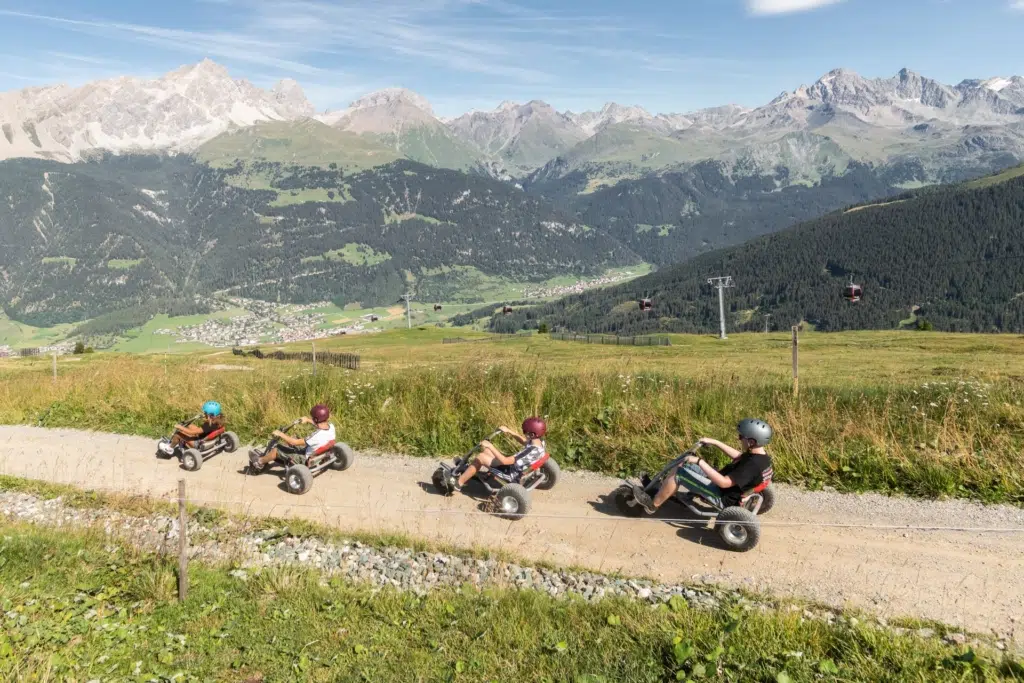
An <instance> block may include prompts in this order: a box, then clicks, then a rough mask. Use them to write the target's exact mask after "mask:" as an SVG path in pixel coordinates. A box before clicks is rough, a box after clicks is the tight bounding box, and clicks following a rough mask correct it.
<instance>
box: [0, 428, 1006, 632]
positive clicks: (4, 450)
mask: <svg viewBox="0 0 1024 683" xmlns="http://www.w3.org/2000/svg"><path fill="white" fill-rule="evenodd" d="M246 450H247V449H245V448H242V449H240V450H239V451H238V452H236V453H234V454H222V455H220V456H217V457H215V458H214V459H212V460H209V461H207V462H206V463H205V464H204V466H203V467H202V469H201V470H199V471H197V472H192V473H189V472H184V471H183V470H181V469H180V467H179V465H178V463H177V461H176V460H170V461H167V460H159V459H157V458H156V457H155V455H154V454H155V442H154V441H153V440H150V439H146V438H140V437H129V436H122V435H114V434H104V433H95V432H83V431H76V430H69V429H52V430H46V429H39V428H34V427H25V426H9V427H0V473H2V474H6V475H12V476H17V477H25V478H30V479H41V480H46V481H51V482H56V483H62V484H71V485H76V486H80V487H84V488H89V489H93V490H106V491H114V492H124V493H133V494H142V495H147V496H153V497H161V498H165V499H173V498H174V497H175V496H176V495H177V494H176V492H177V481H178V479H179V478H185V479H186V481H187V487H188V497H189V500H190V501H191V502H193V503H195V504H197V505H204V506H209V507H217V508H222V509H225V510H230V511H235V512H248V513H251V514H257V515H261V516H271V515H273V516H278V517H299V518H306V519H309V520H313V521H316V522H319V523H322V524H327V525H331V526H335V527H337V528H339V529H342V530H351V531H374V532H395V533H401V534H404V535H406V536H410V537H416V538H421V539H425V540H429V541H432V542H436V543H442V544H446V545H451V546H455V547H467V548H469V547H478V548H479V547H487V548H495V549H501V550H503V551H505V552H508V553H511V554H512V555H516V556H520V557H523V558H526V559H528V560H533V561H543V562H548V563H552V564H557V565H563V566H566V565H571V566H576V567H581V568H585V569H592V570H597V571H603V572H617V571H618V572H622V573H623V574H626V575H632V576H644V577H648V578H651V579H655V580H657V581H661V582H668V581H679V582H684V581H685V582H688V581H693V580H704V581H708V582H713V583H718V584H721V585H723V586H731V587H739V588H745V589H750V590H758V591H766V592H772V593H775V594H777V595H780V596H786V597H795V598H804V599H809V600H813V601H816V602H819V603H823V604H827V605H832V606H836V607H854V608H864V609H867V610H870V611H872V612H874V613H876V614H879V615H881V616H883V617H886V618H890V619H891V618H894V617H916V618H921V619H930V620H936V621H941V622H944V623H947V624H950V625H952V626H956V627H960V628H964V629H968V630H972V631H986V632H992V631H995V632H996V633H998V634H999V635H1000V636H1001V637H1004V638H1006V639H1008V640H1010V641H1012V642H1015V643H1019V642H1020V641H1021V640H1024V637H1022V636H1024V634H1022V633H1020V632H1019V626H1020V622H1019V619H1020V618H1021V615H1022V614H1024V584H1022V583H1020V582H1018V581H1015V580H1013V579H1012V578H1011V577H1015V576H1019V575H1020V574H1021V572H1022V571H1024V555H1022V554H1021V553H1020V552H1019V544H1020V542H1021V539H1022V537H1024V510H1021V509H1020V508H1015V507H1008V506H981V505H979V504H975V503H969V502H965V501H912V500H908V499H902V498H888V497H884V496H880V495H876V494H866V495H856V496H855V495H846V494H838V493H833V492H808V491H802V490H799V489H796V488H794V487H790V486H785V485H779V486H778V488H779V491H778V502H777V504H776V507H775V508H774V509H773V510H772V512H771V513H770V514H768V515H767V516H765V517H764V518H762V527H763V529H762V537H761V542H760V544H759V545H758V547H757V548H755V549H754V550H753V551H751V552H748V553H744V554H738V553H732V552H729V551H726V550H724V549H722V548H721V547H720V546H719V544H718V540H717V536H716V535H715V534H714V533H713V532H712V531H711V530H708V529H701V528H693V527H691V528H681V527H680V526H679V525H678V524H674V523H671V522H668V521H665V520H664V519H627V518H624V517H621V516H619V515H618V513H617V512H616V511H615V508H614V505H613V504H612V502H611V500H610V499H608V496H609V495H610V494H611V493H612V492H613V491H614V489H615V487H616V486H617V484H618V480H616V479H614V478H609V477H605V476H600V475H595V474H592V473H584V472H564V473H563V478H562V479H561V481H560V482H559V484H558V486H557V487H556V488H555V489H554V490H552V491H538V492H535V493H534V496H533V508H532V510H531V511H530V513H529V515H528V517H527V518H525V519H522V520H518V521H507V520H502V519H499V518H496V517H493V516H490V515H486V514H484V513H482V512H480V511H479V506H478V503H479V501H477V500H473V499H472V498H471V497H469V496H466V495H456V496H454V497H453V498H443V497H441V496H439V495H438V494H436V493H435V492H434V491H433V488H432V486H431V484H430V474H431V472H432V471H433V469H434V468H435V467H436V463H435V461H433V460H431V459H424V458H407V457H398V456H391V455H371V454H366V453H359V454H358V455H357V458H356V462H355V464H354V465H353V466H352V468H351V469H349V470H348V471H345V472H334V471H328V472H325V473H324V474H323V475H322V476H321V477H319V478H317V479H316V481H315V483H314V485H313V488H312V490H311V491H310V492H309V493H308V494H306V495H305V496H302V497H296V496H294V495H291V494H288V493H286V492H285V491H283V490H282V488H281V482H280V480H279V478H278V477H276V476H274V475H273V474H264V475H261V476H258V477H248V476H244V475H243V474H242V473H241V472H242V468H243V465H244V463H245V461H246V455H245V453H246ZM662 516H663V517H676V516H685V515H683V514H682V513H681V511H680V509H678V508H677V509H673V510H671V511H670V510H668V509H666V510H665V514H664V515H662ZM920 527H926V528H920ZM950 527H955V528H960V529H963V528H966V530H952V529H950Z"/></svg>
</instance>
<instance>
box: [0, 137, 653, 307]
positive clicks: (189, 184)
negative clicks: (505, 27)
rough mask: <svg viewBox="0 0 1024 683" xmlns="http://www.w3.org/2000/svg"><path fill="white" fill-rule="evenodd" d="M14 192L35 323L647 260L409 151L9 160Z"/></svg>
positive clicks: (346, 294) (10, 195)
mask: <svg viewBox="0 0 1024 683" xmlns="http://www.w3.org/2000/svg"><path fill="white" fill-rule="evenodd" d="M0 198H3V199H4V200H5V201H2V202H0V248H2V253H0V268H2V269H3V270H2V274H3V279H2V282H0V290H2V294H3V297H4V301H5V309H6V311H7V314H8V315H9V316H10V317H11V318H13V319H16V320H22V321H25V322H30V323H32V324H35V325H51V324H54V323H60V322H74V321H78V320H84V319H87V318H92V317H95V316H97V315H101V314H104V313H108V312H110V311H115V310H121V309H125V308H129V307H137V306H140V305H148V304H150V303H151V302H153V301H157V300H160V301H169V300H171V299H178V300H182V301H189V302H192V301H195V300H196V298H197V297H198V298H200V299H202V298H203V297H208V296H209V295H210V294H211V293H215V292H229V293H232V294H242V295H244V296H247V297H253V298H262V299H266V300H270V301H281V302H295V303H306V302H311V301H323V300H325V299H329V300H333V301H335V303H339V304H341V305H344V304H345V303H349V302H353V301H359V302H362V303H366V304H378V303H385V302H393V301H394V300H395V299H396V298H397V297H398V295H399V294H401V293H403V292H404V291H406V289H407V288H408V287H410V286H412V285H413V284H414V283H416V282H417V281H419V280H420V279H422V278H428V279H430V283H431V288H432V291H433V292H435V293H436V295H440V294H443V293H444V290H445V286H446V283H448V282H449V281H453V280H454V279H457V278H458V277H459V274H460V273H459V271H458V267H464V268H465V267H470V268H473V269H476V270H478V271H480V272H482V273H484V274H486V275H493V276H502V277H509V278H516V279H519V280H543V279H546V278H550V277H552V276H556V275H564V274H566V273H578V274H592V273H597V272H600V271H602V270H603V269H605V268H607V267H609V266H613V265H624V264H629V263H635V262H637V261H638V259H637V257H636V256H635V255H634V254H632V253H631V252H629V250H627V249H625V248H623V247H622V246H621V245H620V244H619V243H618V242H616V241H615V240H614V239H612V238H609V237H607V236H605V235H603V234H602V233H600V232H599V231H596V230H594V229H591V228H589V227H588V226H585V225H583V224H582V223H580V222H579V221H576V220H574V219H572V218H569V217H567V216H566V215H565V214H563V213H560V212H558V211H557V210H555V209H554V208H553V207H552V206H551V205H549V204H547V203H545V202H543V201H541V200H538V199H536V198H533V197H530V196H528V195H526V194H525V193H524V192H523V191H521V190H518V189H516V188H515V187H513V186H511V185H509V184H506V183H502V182H500V181H496V180H492V179H489V178H485V177H480V176H468V175H465V174H462V173H458V172H456V171H450V170H444V169H436V168H432V167H429V166H423V165H421V164H417V163H415V162H411V161H407V160H401V161H397V162H394V163H392V164H388V165H385V166H380V167H378V168H375V169H370V170H365V171H361V172H357V173H354V174H349V173H347V172H343V171H342V170H340V169H337V168H315V167H300V166H287V165H283V164H281V163H276V162H266V161H264V162H253V163H250V164H242V163H238V164H236V165H234V166H230V167H227V168H212V167H210V166H207V165H205V164H198V163H196V162H194V161H192V160H191V159H189V158H187V157H182V156H176V157H158V156H138V157H132V156H126V157H125V156H122V157H105V158H102V159H100V160H98V161H93V162H82V163H77V164H60V163H56V162H47V161H39V160H26V159H19V160H10V161H6V162H3V163H2V164H0ZM453 269H455V270H453ZM453 286H455V285H454V284H453Z"/></svg>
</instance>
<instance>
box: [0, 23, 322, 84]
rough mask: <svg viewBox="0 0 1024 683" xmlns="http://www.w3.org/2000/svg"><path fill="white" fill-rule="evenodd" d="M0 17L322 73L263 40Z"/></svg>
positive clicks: (237, 35) (220, 33) (277, 43)
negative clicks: (282, 55) (279, 52)
mask: <svg viewBox="0 0 1024 683" xmlns="http://www.w3.org/2000/svg"><path fill="white" fill-rule="evenodd" d="M0 16H9V17H18V18H21V19H31V20H34V21H40V22H45V23H49V24H54V25H58V26H63V27H65V28H68V29H70V30H73V31H80V32H83V33H90V34H93V35H101V36H107V37H120V38H127V39H130V40H134V41H137V42H142V43H148V44H151V45H157V46H160V47H163V48H168V49H172V50H176V51H180V52H191V53H194V54H197V55H202V56H210V57H221V58H226V59H231V60H233V61H236V62H240V63H247V64H256V65H260V66H265V67H272V68H275V69H281V70H284V71H289V72H292V73H303V74H316V73H320V72H321V71H322V69H319V68H317V67H315V66H311V65H309V64H305V63H303V62H299V61H294V60H291V59H283V58H281V57H277V56H275V53H276V52H278V50H279V48H281V47H282V46H283V44H282V43H281V42H280V41H273V40H263V39H260V38H258V37H255V36H249V35H245V34H241V33H234V32H226V31H190V30H184V29H170V28H162V27H158V26H145V25H139V24H128V23H121V22H116V21H94V20H83V19H69V18H65V17H55V16H49V15H44V14H32V13H29V12H16V11H12V10H0Z"/></svg>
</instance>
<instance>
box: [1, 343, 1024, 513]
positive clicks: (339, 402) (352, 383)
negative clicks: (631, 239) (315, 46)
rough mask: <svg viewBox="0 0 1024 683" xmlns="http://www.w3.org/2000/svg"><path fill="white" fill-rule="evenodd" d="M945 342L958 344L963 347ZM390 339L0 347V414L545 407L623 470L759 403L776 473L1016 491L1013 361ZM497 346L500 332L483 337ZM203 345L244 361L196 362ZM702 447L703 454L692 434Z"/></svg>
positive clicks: (245, 434) (583, 451) (933, 493)
mask: <svg viewBox="0 0 1024 683" xmlns="http://www.w3.org/2000/svg"><path fill="white" fill-rule="evenodd" d="M403 338H404V337H403ZM385 341H386V340H375V341H374V342H373V344H374V345H375V346H373V347H372V348H374V349H379V348H384V346H385V344H384V342H385ZM996 341H998V342H1000V343H1001V341H1002V340H996ZM840 342H842V339H839V341H837V342H836V344H839V343H840ZM515 343H516V344H519V345H520V346H523V348H529V347H530V345H532V344H534V343H535V342H529V341H523V342H515ZM818 343H821V342H818ZM992 343H993V344H995V343H996V342H992ZM428 346H430V345H428ZM456 346H464V347H470V346H476V347H478V348H479V347H480V346H489V347H495V345H472V344H465V345H458V344H449V345H444V347H447V348H445V349H441V347H442V345H441V344H439V343H438V344H434V345H433V346H430V348H435V349H441V350H443V351H444V352H445V353H452V351H450V348H451V347H456ZM564 346H565V347H572V346H573V345H572V344H569V343H566V344H564ZM960 347H963V348H960ZM960 347H958V353H959V352H963V353H968V351H970V348H973V347H965V346H963V343H960ZM403 348H406V352H407V355H408V356H416V357H418V358H420V359H421V362H419V364H418V365H414V366H404V367H392V366H390V365H388V364H378V365H374V364H369V365H368V366H367V367H366V368H365V369H362V370H359V371H346V370H341V369H338V368H330V367H323V366H321V367H319V368H318V372H317V375H316V376H315V377H314V376H313V375H312V372H311V368H310V367H308V366H305V365H303V364H301V363H296V362H285V361H271V360H265V361H258V360H245V361H243V360H239V359H235V358H234V357H232V356H230V355H220V356H217V358H216V361H213V359H212V357H210V356H208V355H201V354H196V355H191V356H172V357H171V358H168V359H161V358H159V357H130V356H105V357H98V358H89V359H86V360H83V361H80V362H75V363H67V364H65V366H64V367H62V368H61V372H60V374H59V376H58V378H57V381H56V382H54V381H52V380H51V378H50V377H49V373H50V369H49V366H48V364H47V363H45V362H40V361H17V362H8V363H6V364H2V365H0V422H2V423H7V424H37V425H40V426H44V427H74V428H80V429H93V430H100V431H109V432H116V433H122V434H138V435H143V436H148V437H153V438H156V437H158V436H161V435H163V434H166V433H168V431H169V429H170V427H171V425H173V423H174V422H175V421H176V420H180V419H182V418H183V417H185V416H188V415H191V414H194V412H195V411H196V410H197V409H198V405H199V404H200V403H201V401H202V400H205V399H206V398H215V399H216V400H218V401H220V402H221V404H222V405H223V406H224V409H225V412H226V415H227V418H228V423H229V428H231V429H233V430H234V431H236V432H238V434H239V435H240V436H241V437H242V438H243V441H247V442H248V441H253V442H255V441H262V440H264V439H266V438H267V436H268V434H269V432H270V431H272V430H273V429H274V428H276V427H278V426H280V425H283V424H287V423H288V422H290V421H291V420H293V419H294V418H296V417H298V416H300V415H303V414H305V413H306V412H307V411H308V409H309V407H310V406H312V405H313V404H315V403H318V402H321V401H326V402H327V403H328V404H329V405H330V406H331V407H332V409H333V421H334V422H335V424H336V426H337V428H338V433H339V438H341V439H343V440H345V441H346V442H348V443H349V444H351V445H352V446H353V447H355V448H357V449H380V450H386V451H390V452H397V453H404V454H409V455H417V456H428V457H448V456H452V455H455V454H460V453H462V452H465V451H466V450H468V449H469V448H470V447H471V446H472V445H473V444H474V443H475V442H477V441H479V440H480V439H482V438H484V437H485V436H487V435H488V434H489V433H490V432H491V431H492V429H493V428H494V427H496V426H497V425H499V424H505V425H508V426H511V427H518V425H519V423H520V422H521V420H522V418H523V417H525V416H527V415H531V414H540V415H544V416H546V417H547V420H548V425H549V434H548V437H547V443H548V447H549V450H550V452H551V453H552V455H553V456H554V457H555V458H556V459H557V460H558V461H559V463H560V464H561V465H563V466H564V467H565V468H567V469H587V470H592V471H597V472H602V473H606V474H610V475H613V476H623V475H631V474H635V473H636V472H638V471H640V470H642V469H648V470H650V469H655V468H658V467H660V466H661V465H662V464H663V463H664V462H665V461H666V459H668V458H670V457H671V456H673V455H675V454H677V453H679V452H680V451H681V450H683V449H684V448H686V447H688V446H690V445H692V444H693V443H694V442H695V441H696V440H697V439H698V438H699V437H701V436H711V437H715V438H718V439H721V440H722V441H725V442H726V443H733V442H735V433H734V432H733V425H735V423H736V422H737V421H738V420H739V419H741V418H743V417H747V416H758V417H762V418H764V419H765V420H767V421H768V422H769V423H771V424H772V426H773V427H774V428H775V431H776V437H775V440H774V442H773V443H772V445H771V447H770V452H771V454H772V456H773V458H774V461H775V472H776V478H777V480H779V481H782V482H786V483H792V484H798V485H803V486H807V487H809V488H817V487H821V486H826V485H827V486H832V487H835V488H836V489H838V490H841V491H868V490H871V491H880V492H883V493H886V492H899V493H906V494H909V495H912V496H918V497H927V498H937V497H958V498H972V499H977V500H981V501H984V502H990V503H996V502H1002V503H1013V504H1022V503H1024V407H1022V405H1021V403H1022V400H1024V383H1022V382H1020V381H1019V379H1018V378H1016V377H1015V376H999V375H998V374H992V373H991V372H988V373H982V374H979V375H973V374H971V372H970V371H969V369H963V370H960V369H956V367H955V366H953V365H949V366H936V367H939V368H940V369H941V368H945V369H944V370H943V371H942V372H941V373H938V374H929V375H923V376H922V377H921V378H920V379H918V380H915V381H913V382H908V381H904V380H900V381H892V382H885V381H881V380H878V381H874V380H872V381H869V382H862V381H856V380H851V381H849V382H838V381H837V382H835V383H824V382H823V383H822V384H821V385H814V384H810V383H807V384H803V385H802V387H801V394H800V396H799V398H794V397H793V396H792V390H791V386H790V384H789V382H788V380H787V379H786V378H785V376H780V375H779V374H777V373H775V374H773V373H771V372H756V371H750V372H736V371H735V370H733V369H731V368H729V367H727V366H722V365H721V364H718V365H716V364H711V365H709V364H707V363H706V362H702V364H701V365H700V366H699V367H696V368H691V369H689V370H686V369H685V367H684V366H682V365H680V364H679V359H678V358H676V359H675V360H674V361H673V362H672V363H668V364H666V368H667V369H662V368H661V365H659V364H655V363H648V364H643V365H642V366H637V365H636V363H635V361H636V357H637V356H636V354H640V353H648V352H650V350H633V349H630V350H626V351H623V353H625V354H627V355H628V357H629V358H630V359H631V360H629V363H626V364H619V366H618V368H621V369H617V366H616V364H615V363H613V362H611V360H607V359H606V360H604V361H601V362H597V363H594V362H590V361H589V360H587V357H588V356H587V354H590V353H594V354H597V353H606V352H607V349H604V350H592V349H593V347H589V346H587V345H578V346H577V347H576V353H577V354H578V355H579V357H580V358H581V361H580V363H579V364H577V365H572V364H569V363H563V364H551V363H542V362H537V361H534V360H531V358H530V357H527V356H523V357H521V359H520V360H515V359H509V358H506V357H504V356H502V357H501V358H499V359H497V360H495V359H494V358H491V357H490V356H488V355H487V352H480V351H479V350H476V351H463V352H460V353H466V354H468V355H466V356H465V358H464V359H463V361H462V362H459V363H438V364H434V363H433V362H431V361H430V360H428V358H429V356H424V355H423V354H424V351H423V350H422V349H417V348H415V347H414V346H413V345H411V342H409V345H407V347H403ZM905 350H906V349H903V348H902V347H900V352H901V353H902V352H903V351H905ZM440 352H441V351H440V350H439V351H438V353H440ZM507 352H508V349H507V348H506V347H505V346H502V350H499V351H496V352H495V353H500V354H504V353H507ZM861 352H863V353H865V354H869V352H868V351H863V350H861V351H857V353H861ZM388 353H392V351H388ZM874 353H875V355H877V356H879V357H880V358H882V357H884V356H885V353H886V352H885V351H884V349H883V350H878V351H875V352H874ZM974 353H975V354H976V355H977V356H979V357H982V356H985V354H986V353H996V352H995V351H992V350H991V349H988V350H986V349H985V348H981V347H978V348H976V349H975V351H974ZM999 353H1002V351H1000V352H999ZM474 354H475V355H474ZM965 357H967V356H965ZM213 362H216V363H218V364H225V363H229V364H240V365H246V366H247V367H250V368H251V371H250V372H221V371H216V370H211V369H210V368H211V365H210V364H211V363H213ZM880 362H882V361H880ZM901 362H903V361H901ZM949 362H951V361H949ZM986 362H987V361H986ZM979 364H980V365H984V364H985V363H984V362H979ZM625 365H629V366H630V367H632V369H631V370H630V369H626V368H625ZM705 457H706V458H707V459H709V460H712V461H714V459H715V458H716V457H719V454H717V453H716V452H715V451H714V450H713V449H709V450H708V451H706V452H705ZM719 464H723V463H721V462H719Z"/></svg>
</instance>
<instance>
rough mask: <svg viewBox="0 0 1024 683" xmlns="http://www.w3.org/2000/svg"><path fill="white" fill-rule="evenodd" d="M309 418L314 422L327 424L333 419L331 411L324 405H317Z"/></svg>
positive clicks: (311, 410) (310, 412)
mask: <svg viewBox="0 0 1024 683" xmlns="http://www.w3.org/2000/svg"><path fill="white" fill-rule="evenodd" d="M309 416H310V417H311V418H313V422H327V420H329V419H330V417H331V410H330V408H328V407H327V406H326V405H324V404H323V403H317V404H316V405H315V406H313V408H312V409H310V411H309Z"/></svg>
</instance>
